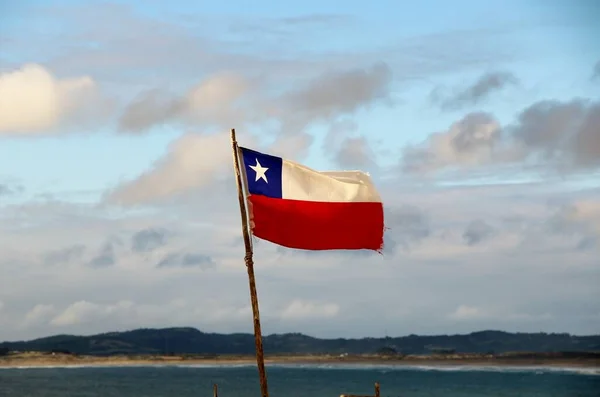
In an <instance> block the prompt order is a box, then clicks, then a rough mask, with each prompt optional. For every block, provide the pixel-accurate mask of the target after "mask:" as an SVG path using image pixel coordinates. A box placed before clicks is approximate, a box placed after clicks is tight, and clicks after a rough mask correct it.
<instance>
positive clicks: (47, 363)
mask: <svg viewBox="0 0 600 397" xmlns="http://www.w3.org/2000/svg"><path fill="white" fill-rule="evenodd" d="M255 363H256V359H255V357H254V356H244V355H232V356H228V355H223V356H200V355H114V356H90V355H74V354H60V353H42V352H27V353H13V354H9V355H7V356H4V357H0V367H19V368H22V367H56V366H164V365H205V366H223V365H231V366H235V365H253V364H255ZM265 363H266V364H331V365H335V364H340V365H349V364H350V365H360V364H364V365H394V366H416V365H426V366H457V365H464V366H486V367H488V366H545V367H548V366H556V367H586V368H600V359H598V358H595V357H594V358H588V357H583V358H563V357H548V356H541V357H533V358H532V357H510V356H492V355H474V354H465V355H458V354H453V355H409V356H403V357H395V356H383V357H382V356H376V355H353V356H333V355H286V356H282V355H271V356H269V355H267V356H265Z"/></svg>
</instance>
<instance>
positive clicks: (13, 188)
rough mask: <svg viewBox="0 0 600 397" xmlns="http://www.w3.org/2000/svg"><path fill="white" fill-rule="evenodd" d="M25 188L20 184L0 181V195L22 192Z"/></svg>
mask: <svg viewBox="0 0 600 397" xmlns="http://www.w3.org/2000/svg"><path fill="white" fill-rule="evenodd" d="M24 190H25V189H24V188H23V186H21V185H15V184H12V183H0V197H1V196H12V195H15V194H18V193H22V192H23V191H24Z"/></svg>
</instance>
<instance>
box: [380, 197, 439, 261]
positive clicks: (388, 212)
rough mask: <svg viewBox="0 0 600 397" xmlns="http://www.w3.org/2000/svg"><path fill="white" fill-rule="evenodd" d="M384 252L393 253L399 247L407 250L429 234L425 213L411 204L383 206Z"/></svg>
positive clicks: (429, 228)
mask: <svg viewBox="0 0 600 397" xmlns="http://www.w3.org/2000/svg"><path fill="white" fill-rule="evenodd" d="M384 219H385V226H386V227H387V228H388V229H389V230H386V232H385V235H384V252H388V253H393V252H395V250H396V249H397V248H398V247H400V248H403V249H404V250H409V249H410V248H411V247H412V246H413V245H415V244H418V243H419V242H420V241H421V240H423V239H425V238H426V237H428V236H429V235H430V234H431V227H430V225H429V219H428V218H427V215H426V214H425V213H424V212H423V210H421V209H420V208H418V207H416V206H413V205H403V206H400V207H391V208H390V207H386V208H385V214H384Z"/></svg>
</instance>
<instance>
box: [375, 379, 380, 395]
mask: <svg viewBox="0 0 600 397" xmlns="http://www.w3.org/2000/svg"><path fill="white" fill-rule="evenodd" d="M375 397H379V382H375Z"/></svg>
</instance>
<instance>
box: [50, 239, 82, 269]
mask: <svg viewBox="0 0 600 397" xmlns="http://www.w3.org/2000/svg"><path fill="white" fill-rule="evenodd" d="M85 250H86V247H85V245H83V244H75V245H72V246H69V247H66V248H61V249H58V250H52V251H50V252H48V253H46V254H45V255H44V259H43V260H44V263H45V264H47V265H57V264H61V263H69V262H72V261H78V260H80V259H81V258H82V256H83V254H84V253H85Z"/></svg>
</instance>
